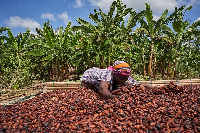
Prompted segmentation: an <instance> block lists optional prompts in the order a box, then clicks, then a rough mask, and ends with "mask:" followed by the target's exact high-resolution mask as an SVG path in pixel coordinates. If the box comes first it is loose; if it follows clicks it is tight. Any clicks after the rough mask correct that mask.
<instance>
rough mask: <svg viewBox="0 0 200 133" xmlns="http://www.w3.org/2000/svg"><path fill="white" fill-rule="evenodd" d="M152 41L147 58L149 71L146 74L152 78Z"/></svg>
mask: <svg viewBox="0 0 200 133" xmlns="http://www.w3.org/2000/svg"><path fill="white" fill-rule="evenodd" d="M153 47H154V45H153V42H152V43H151V53H150V58H149V72H148V75H149V76H150V77H151V78H152V74H153V73H152V63H153V62H152V57H153Z"/></svg>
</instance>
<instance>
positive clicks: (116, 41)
mask: <svg viewBox="0 0 200 133" xmlns="http://www.w3.org/2000/svg"><path fill="white" fill-rule="evenodd" d="M114 12H116V14H114ZM128 14H130V17H129V19H128V22H127V24H126V25H125V21H124V17H125V16H127V15H128ZM143 14H144V11H142V12H140V13H138V14H137V13H136V12H135V11H132V8H126V5H123V3H122V2H121V1H120V0H116V1H114V2H113V3H112V5H111V6H110V9H109V11H108V13H104V12H103V11H102V10H101V9H100V8H99V11H97V10H96V9H94V14H92V13H90V15H89V18H90V19H91V20H92V21H93V22H94V23H95V24H96V25H93V24H91V23H89V22H87V21H85V20H83V19H81V18H78V19H77V21H78V22H79V23H80V24H81V25H82V26H81V27H82V29H86V30H87V31H90V34H89V39H91V41H90V42H92V44H91V47H92V49H93V50H94V51H95V53H96V56H95V57H94V58H95V59H96V60H95V62H96V63H97V64H98V67H100V68H105V67H107V66H110V65H111V64H112V63H113V61H114V60H117V59H118V58H119V57H120V58H121V56H122V54H123V51H124V49H126V48H127V47H128V45H127V38H128V37H129V34H130V32H131V31H132V28H133V27H134V26H136V23H137V20H138V18H140V17H141V16H142V15H143ZM83 27H85V28H83ZM88 29H89V30H88ZM104 61H105V62H104Z"/></svg>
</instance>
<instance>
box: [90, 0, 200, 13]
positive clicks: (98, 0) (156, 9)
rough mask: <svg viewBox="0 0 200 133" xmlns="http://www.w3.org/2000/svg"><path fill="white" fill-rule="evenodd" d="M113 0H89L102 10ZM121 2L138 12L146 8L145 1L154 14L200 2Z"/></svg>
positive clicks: (165, 0) (158, 0) (163, 0)
mask: <svg viewBox="0 0 200 133" xmlns="http://www.w3.org/2000/svg"><path fill="white" fill-rule="evenodd" d="M113 1H114V0H89V2H90V3H91V5H92V6H98V7H100V8H101V9H102V10H104V11H105V10H106V11H108V10H109V8H110V6H111V4H112V2H113ZM122 2H123V4H125V5H126V6H127V7H130V8H133V10H135V11H137V12H139V11H142V10H144V9H145V8H146V6H145V3H148V4H149V5H150V8H151V10H152V11H153V13H154V14H162V13H163V12H164V10H165V9H168V10H169V12H173V11H174V9H175V7H180V6H183V5H186V7H187V6H190V5H197V4H200V2H199V0H122Z"/></svg>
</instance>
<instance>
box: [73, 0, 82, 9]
mask: <svg viewBox="0 0 200 133" xmlns="http://www.w3.org/2000/svg"><path fill="white" fill-rule="evenodd" d="M83 3H84V2H83V0H76V5H75V6H74V7H75V8H79V7H82V6H83Z"/></svg>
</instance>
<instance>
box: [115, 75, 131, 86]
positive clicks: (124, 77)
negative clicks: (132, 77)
mask: <svg viewBox="0 0 200 133" xmlns="http://www.w3.org/2000/svg"><path fill="white" fill-rule="evenodd" d="M128 77H129V75H115V74H114V77H113V79H114V82H116V83H117V84H119V85H123V84H125V83H126V81H127V80H128Z"/></svg>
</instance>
